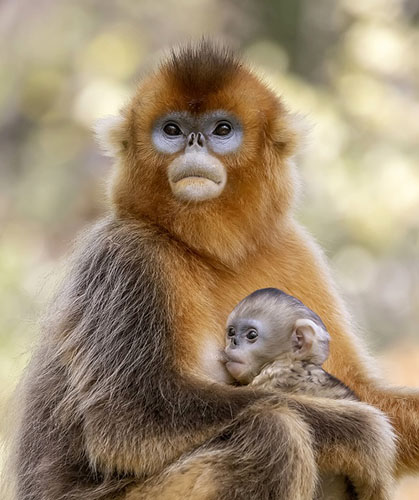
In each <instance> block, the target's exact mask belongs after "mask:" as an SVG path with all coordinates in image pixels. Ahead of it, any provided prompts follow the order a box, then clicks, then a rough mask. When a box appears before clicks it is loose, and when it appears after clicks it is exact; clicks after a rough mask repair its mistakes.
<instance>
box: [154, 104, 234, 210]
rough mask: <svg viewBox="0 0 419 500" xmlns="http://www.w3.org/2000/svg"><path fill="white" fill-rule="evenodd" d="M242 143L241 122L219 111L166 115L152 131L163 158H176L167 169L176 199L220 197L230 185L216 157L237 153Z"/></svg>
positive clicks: (202, 199) (197, 199)
mask: <svg viewBox="0 0 419 500" xmlns="http://www.w3.org/2000/svg"><path fill="white" fill-rule="evenodd" d="M242 140H243V128H242V125H241V122H240V121H239V120H238V118H236V117H235V116H234V115H233V114H232V113H229V112H227V111H224V110H216V111H212V112H208V113H203V114H198V115H194V114H192V113H189V112H187V111H183V112H173V113H168V114H165V115H163V116H161V117H159V118H158V119H157V121H156V122H155V124H154V125H153V129H152V142H153V145H154V146H155V148H156V149H157V150H158V151H159V152H160V153H162V154H163V155H171V156H172V155H176V157H175V158H174V159H173V160H171V161H170V163H169V165H168V167H167V178H168V181H169V185H170V188H171V190H172V193H173V195H174V196H175V198H177V199H179V200H182V201H194V202H198V201H205V200H209V199H212V198H217V197H218V196H220V194H221V193H222V192H223V190H224V187H225V185H226V182H227V169H226V167H225V165H224V164H223V162H222V161H220V159H218V158H217V156H215V155H219V156H221V157H222V156H225V155H228V154H232V153H234V152H236V151H237V150H238V149H239V148H240V145H241V143H242Z"/></svg>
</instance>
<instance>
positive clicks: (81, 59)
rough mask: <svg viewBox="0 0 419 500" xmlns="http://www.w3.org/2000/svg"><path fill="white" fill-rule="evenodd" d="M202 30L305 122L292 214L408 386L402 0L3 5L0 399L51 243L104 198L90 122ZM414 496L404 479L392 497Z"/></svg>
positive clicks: (36, 311) (415, 287)
mask: <svg viewBox="0 0 419 500" xmlns="http://www.w3.org/2000/svg"><path fill="white" fill-rule="evenodd" d="M202 34H207V35H211V36H215V37H216V38H219V39H221V40H224V41H226V42H227V43H230V44H232V45H233V46H234V47H238V48H240V49H241V50H242V52H243V53H244V55H245V57H247V58H248V59H249V60H250V61H251V62H252V63H253V64H254V66H255V67H256V68H257V69H258V70H259V71H260V72H261V73H262V74H263V75H264V77H265V78H266V79H267V80H268V81H269V82H270V84H271V85H272V86H273V87H274V88H275V89H276V90H277V91H278V93H279V94H281V95H283V98H284V100H285V102H286V103H287V104H288V107H289V108H290V109H291V110H293V111H296V112H301V113H302V114H304V115H306V117H307V120H308V122H309V123H310V128H311V130H310V133H309V135H308V139H307V141H306V143H305V146H304V149H303V152H302V153H301V155H300V158H299V159H298V164H299V169H300V172H301V177H302V179H303V186H304V188H303V195H302V200H301V203H300V208H299V219H300V220H301V221H302V222H303V223H304V224H305V225H307V226H308V228H309V229H310V231H311V232H312V233H313V234H314V235H315V237H316V238H317V240H318V241H319V242H320V243H321V245H322V246H323V247H324V249H325V250H326V252H327V255H328V257H329V258H330V261H331V265H332V268H333V269H334V271H335V274H336V278H337V282H338V284H339V286H340V288H341V290H342V292H343V294H344V296H345V298H346V300H347V302H348V304H349V307H350V309H351V311H352V312H353V315H354V318H355V321H356V323H357V324H358V325H359V327H360V331H361V334H362V335H363V336H364V337H365V338H366V339H367V341H368V343H369V345H370V347H371V350H372V351H373V352H374V353H376V355H377V358H378V359H379V363H380V364H381V367H382V368H383V371H384V373H385V374H386V376H387V378H388V379H390V380H392V381H393V382H396V383H405V384H410V385H419V383H418V379H419V259H418V255H419V168H418V163H419V149H418V140H419V100H418V97H419V85H418V83H419V57H418V54H419V3H418V1H417V0H341V1H336V0H317V1H313V0H312V1H310V0H276V1H275V0H265V1H258V0H196V1H193V0H176V1H174V0H137V1H135V0H112V1H110V0H73V1H71V2H70V1H67V2H65V1H57V0H36V1H33V0H3V2H2V3H1V4H0V42H1V43H0V76H1V77H0V405H4V406H7V404H6V401H7V398H8V396H9V395H10V393H11V391H12V389H13V387H14V385H15V383H16V380H17V378H18V377H19V374H20V373H21V370H22V368H23V366H24V365H25V363H26V361H27V359H28V351H29V349H30V346H31V344H32V343H33V342H34V340H35V339H36V336H37V332H38V331H39V319H38V318H39V316H40V312H41V311H42V310H43V309H44V308H45V305H46V303H47V302H48V299H49V297H50V296H51V290H52V288H53V285H54V283H55V282H56V281H57V280H58V277H59V275H60V269H61V267H62V266H61V264H62V262H63V260H64V255H65V253H66V252H68V250H69V248H70V247H71V242H72V240H73V239H74V237H75V235H76V234H77V232H78V231H79V229H80V228H82V227H84V226H86V224H88V223H89V222H91V221H93V220H94V219H95V218H97V217H99V216H100V214H101V213H103V210H104V207H105V206H106V196H105V193H106V180H107V178H108V174H109V172H110V169H111V164H110V162H109V160H108V159H106V158H103V157H102V156H101V155H100V152H99V150H98V148H97V147H96V145H95V144H94V140H93V134H92V132H91V128H92V125H93V123H94V121H95V120H96V119H97V118H99V117H102V116H104V115H106V114H114V113H116V112H117V111H118V109H119V108H120V107H121V105H122V104H123V103H124V102H125V100H126V99H127V97H128V96H129V95H130V93H131V91H132V89H133V87H134V85H135V82H136V80H138V78H139V77H140V76H141V74H142V72H143V71H144V69H145V68H148V67H150V66H151V65H152V64H153V63H155V61H156V60H157V59H158V58H159V57H161V55H162V53H163V51H164V50H165V49H167V48H169V47H170V46H171V45H173V44H176V43H179V42H183V41H186V40H189V39H196V38H199V37H200V36H201V35H202ZM418 490H419V480H416V481H414V480H412V481H410V482H409V481H405V482H404V484H403V485H402V487H401V489H400V490H399V497H398V498H400V499H402V498H403V500H407V499H409V500H410V499H413V498H418V496H417V491H418Z"/></svg>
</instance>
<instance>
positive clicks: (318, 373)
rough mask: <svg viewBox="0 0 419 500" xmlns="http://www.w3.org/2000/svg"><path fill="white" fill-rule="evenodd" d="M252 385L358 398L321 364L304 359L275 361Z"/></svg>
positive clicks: (264, 369)
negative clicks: (290, 361) (285, 362)
mask: <svg viewBox="0 0 419 500" xmlns="http://www.w3.org/2000/svg"><path fill="white" fill-rule="evenodd" d="M251 385H253V386H258V387H260V388H262V389H266V390H272V389H280V390H281V391H284V392H288V393H292V394H309V395H313V396H318V397H325V398H333V399H352V400H357V399H358V398H357V397H356V396H355V394H354V393H353V392H352V391H351V390H350V389H349V388H348V387H347V386H346V385H345V384H344V383H343V382H341V381H340V380H339V379H337V378H336V377H334V376H333V375H330V373H328V372H326V371H325V370H323V368H322V367H321V366H318V365H315V364H312V363H308V362H304V361H294V362H292V363H290V364H284V363H283V362H281V361H274V362H272V363H270V364H269V365H267V366H265V367H264V368H263V369H262V371H261V372H260V373H259V375H257V376H256V377H255V378H254V379H253V381H252V383H251Z"/></svg>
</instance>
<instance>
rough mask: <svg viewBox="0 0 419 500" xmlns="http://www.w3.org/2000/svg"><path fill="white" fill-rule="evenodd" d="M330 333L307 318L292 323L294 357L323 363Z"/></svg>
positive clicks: (327, 353)
mask: <svg viewBox="0 0 419 500" xmlns="http://www.w3.org/2000/svg"><path fill="white" fill-rule="evenodd" d="M329 341H330V335H329V333H328V332H327V330H326V329H325V328H323V327H322V326H320V325H318V324H317V323H315V322H314V321H312V320H311V319H308V318H300V319H297V321H296V322H295V323H294V328H293V331H292V336H291V342H292V350H293V353H294V356H295V358H296V359H299V360H306V361H311V362H312V363H316V364H319V365H321V364H323V363H324V362H325V361H326V359H327V357H328V356H329Z"/></svg>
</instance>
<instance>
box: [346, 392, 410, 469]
mask: <svg viewBox="0 0 419 500" xmlns="http://www.w3.org/2000/svg"><path fill="white" fill-rule="evenodd" d="M356 391H357V394H358V395H359V397H360V398H361V399H362V400H363V401H367V402H368V403H369V404H371V405H373V406H376V407H377V408H380V410H382V411H383V412H384V413H385V414H386V415H388V417H389V418H390V420H391V423H392V425H393V426H394V429H395V431H396V434H397V437H398V447H397V469H396V471H395V472H396V475H397V476H400V475H402V474H404V473H409V472H410V473H411V472H412V470H418V469H419V390H412V389H406V388H400V387H386V388H384V389H381V388H378V387H374V385H372V384H371V385H357V386H356Z"/></svg>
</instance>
